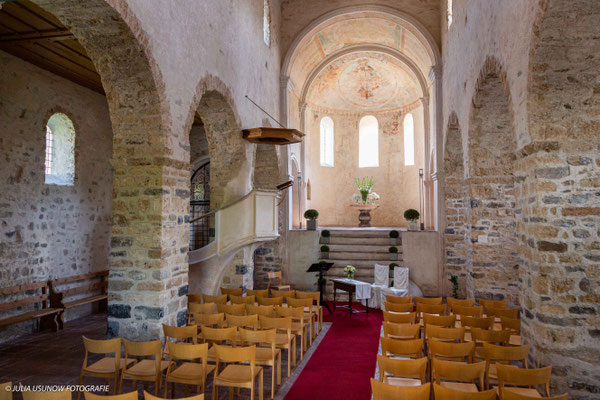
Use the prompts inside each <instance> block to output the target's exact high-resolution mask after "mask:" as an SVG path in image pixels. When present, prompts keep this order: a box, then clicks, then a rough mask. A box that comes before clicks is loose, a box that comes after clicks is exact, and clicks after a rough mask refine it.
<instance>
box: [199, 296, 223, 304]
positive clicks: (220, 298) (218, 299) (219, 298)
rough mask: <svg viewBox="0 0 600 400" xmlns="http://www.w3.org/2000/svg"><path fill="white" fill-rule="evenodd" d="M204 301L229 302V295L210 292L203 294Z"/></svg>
mask: <svg viewBox="0 0 600 400" xmlns="http://www.w3.org/2000/svg"><path fill="white" fill-rule="evenodd" d="M202 302H203V303H216V304H225V303H227V295H226V294H221V295H216V296H211V295H208V294H203V295H202Z"/></svg>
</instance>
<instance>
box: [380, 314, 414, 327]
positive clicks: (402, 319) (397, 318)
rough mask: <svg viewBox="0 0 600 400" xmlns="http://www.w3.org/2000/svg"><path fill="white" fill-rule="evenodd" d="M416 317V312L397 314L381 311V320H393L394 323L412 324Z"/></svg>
mask: <svg viewBox="0 0 600 400" xmlns="http://www.w3.org/2000/svg"><path fill="white" fill-rule="evenodd" d="M416 318H417V314H416V313H414V312H413V313H409V314H399V313H394V312H389V311H384V312H383V320H384V321H385V322H393V323H394V324H414V323H415V321H416Z"/></svg>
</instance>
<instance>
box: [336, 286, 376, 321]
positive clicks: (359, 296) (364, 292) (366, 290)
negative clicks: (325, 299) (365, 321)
mask: <svg viewBox="0 0 600 400" xmlns="http://www.w3.org/2000/svg"><path fill="white" fill-rule="evenodd" d="M338 289H339V290H342V291H345V292H348V305H347V306H345V305H344V306H336V299H335V298H336V293H337V291H338ZM354 294H356V300H366V307H365V310H366V311H356V310H353V309H352V296H353V295H354ZM370 298H371V284H370V283H367V282H362V281H357V280H354V279H348V278H338V279H333V311H334V312H335V310H336V307H339V308H348V310H349V311H350V315H351V316H352V313H361V312H366V313H367V315H368V314H369V299H370Z"/></svg>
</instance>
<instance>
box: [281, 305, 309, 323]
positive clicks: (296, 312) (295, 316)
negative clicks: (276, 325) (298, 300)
mask: <svg viewBox="0 0 600 400" xmlns="http://www.w3.org/2000/svg"><path fill="white" fill-rule="evenodd" d="M275 314H276V315H277V316H278V317H292V320H296V321H300V322H302V323H304V307H275Z"/></svg>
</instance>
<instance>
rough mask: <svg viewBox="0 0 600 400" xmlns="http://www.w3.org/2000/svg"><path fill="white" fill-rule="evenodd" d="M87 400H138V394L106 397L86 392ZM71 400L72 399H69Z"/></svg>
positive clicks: (131, 393)
mask: <svg viewBox="0 0 600 400" xmlns="http://www.w3.org/2000/svg"><path fill="white" fill-rule="evenodd" d="M83 396H84V398H85V400H138V392H137V390H136V391H135V392H129V393H125V394H117V395H113V396H105V395H99V394H94V393H88V392H85V393H84V394H83ZM69 399H71V398H70V397H69Z"/></svg>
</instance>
